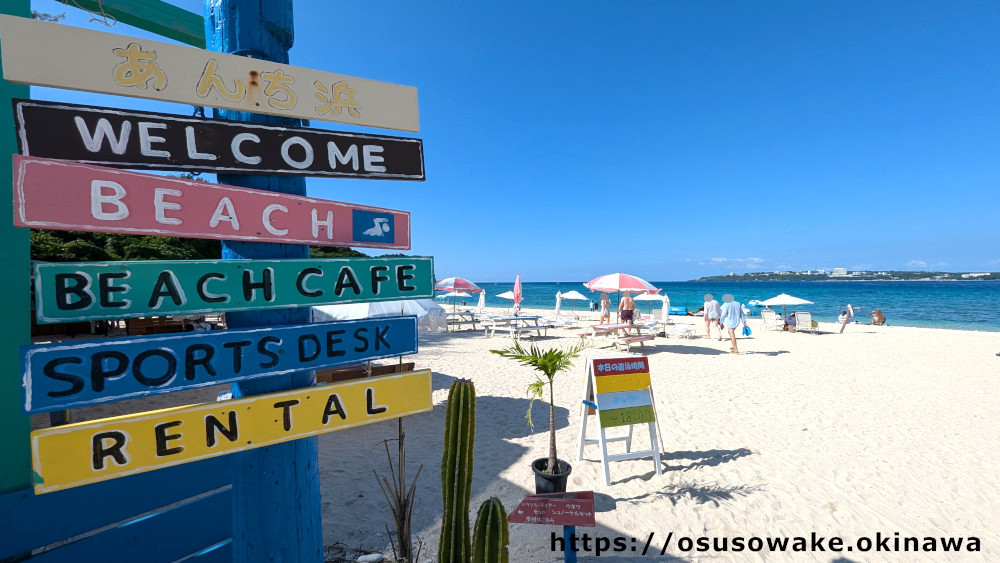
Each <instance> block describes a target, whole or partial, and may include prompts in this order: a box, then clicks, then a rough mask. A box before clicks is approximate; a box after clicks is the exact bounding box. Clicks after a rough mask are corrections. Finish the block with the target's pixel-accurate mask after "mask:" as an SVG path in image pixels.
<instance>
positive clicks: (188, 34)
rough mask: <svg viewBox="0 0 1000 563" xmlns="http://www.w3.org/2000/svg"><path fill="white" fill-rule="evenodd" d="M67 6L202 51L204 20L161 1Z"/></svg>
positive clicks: (79, 0)
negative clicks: (111, 18)
mask: <svg viewBox="0 0 1000 563" xmlns="http://www.w3.org/2000/svg"><path fill="white" fill-rule="evenodd" d="M66 5H67V6H76V7H78V8H81V9H83V10H87V11H88V12H92V13H94V14H95V16H99V15H100V14H101V13H102V12H103V13H105V14H107V15H109V16H111V17H113V18H114V19H115V20H117V21H119V22H121V23H124V24H128V25H131V26H132V27H137V28H139V29H145V30H146V31H148V32H150V33H155V34H157V35H162V36H163V37H169V38H170V39H174V40H176V41H180V42H181V43H185V44H187V45H191V46H192V47H198V48H199V49H204V48H205V18H203V17H202V16H201V15H200V14H195V13H193V12H189V11H187V10H185V9H183V8H178V7H177V6H174V5H173V4H169V3H167V2H163V1H162V0H100V1H97V0H73V2H72V3H66Z"/></svg>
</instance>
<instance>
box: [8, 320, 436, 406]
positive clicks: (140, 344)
mask: <svg viewBox="0 0 1000 563" xmlns="http://www.w3.org/2000/svg"><path fill="white" fill-rule="evenodd" d="M21 353H22V356H21V359H22V368H23V369H22V372H23V374H24V376H23V381H24V410H25V411H26V412H51V411H56V410H64V409H69V408H76V407H81V406H85V405H94V404H99V403H105V402H109V401H119V400H122V399H129V398H133V397H138V396H144V395H152V394H158V393H169V392H172V391H181V390H184V389H193V388H196V387H204V386H206V385H219V384H222V383H232V382H235V381H244V380H249V379H254V378H258V377H266V376H274V375H285V374H289V373H293V372H296V371H303V370H310V369H320V368H329V367H333V366H341V365H346V364H353V363H357V362H366V361H370V360H376V359H380V358H388V357H393V356H403V355H408V354H415V353H417V318H416V317H413V316H409V317H381V318H376V319H359V320H352V321H336V322H327V323H314V324H308V325H295V326H275V327H263V328H252V329H233V330H213V331H209V332H189V333H187V334H180V335H172V336H149V337H141V338H112V339H104V340H88V341H83V342H63V343H57V344H40V345H36V346H25V347H23V348H22V349H21Z"/></svg>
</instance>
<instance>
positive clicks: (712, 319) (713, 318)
mask: <svg viewBox="0 0 1000 563" xmlns="http://www.w3.org/2000/svg"><path fill="white" fill-rule="evenodd" d="M703 310H704V311H705V338H712V325H714V324H719V317H721V316H722V309H721V308H720V307H719V302H718V301H716V300H715V298H714V297H712V294H711V293H706V294H705V306H704V307H703ZM719 340H720V341H721V340H722V329H721V328H720V329H719Z"/></svg>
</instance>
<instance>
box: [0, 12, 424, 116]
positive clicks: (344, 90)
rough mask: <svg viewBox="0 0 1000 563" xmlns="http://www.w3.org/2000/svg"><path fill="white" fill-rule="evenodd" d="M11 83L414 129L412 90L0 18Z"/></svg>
mask: <svg viewBox="0 0 1000 563" xmlns="http://www.w3.org/2000/svg"><path fill="white" fill-rule="evenodd" d="M0 40H2V42H3V57H4V58H3V71H4V78H5V79H6V80H8V81H10V82H18V83H27V84H37V85H39V86H51V87H54V88H71V89H74V90H85V91H88V92H100V93H103V94H116V95H119V96H134V97H140V98H147V99H151V100H162V101H166V102H178V103H182V104H191V105H196V106H210V107H215V108H226V109H234V110H240V111H249V112H255V113H266V114H271V115H280V116H285V117H295V118H301V119H320V120H324V121H333V122H337V123H350V124H352V125H365V126H369V127H383V128H386V129H398V130H402V131H419V130H420V120H419V117H418V111H417V90H416V88H413V87H410V86H402V85H399V84H390V83H388V82H379V81H376V80H368V79H365V78H358V77H355V76H346V75H343V74H335V73H332V72H323V71H319V70H312V69H307V68H302V67H296V66H291V65H287V64H280V63H275V62H270V61H265V60H260V59H254V58H250V57H241V56H238V55H228V54H223V53H213V52H209V51H204V50H202V49H195V48H192V47H183V46H179V45H173V44H170V43H162V42H159V41H150V40H147V39H138V38H135V37H126V36H122V35H115V34H111V33H103V32H100V31H91V30H87V29H81V28H77V27H70V26H66V25H60V24H55V23H47V22H39V21H33V20H30V19H26V18H15V17H12V16H0Z"/></svg>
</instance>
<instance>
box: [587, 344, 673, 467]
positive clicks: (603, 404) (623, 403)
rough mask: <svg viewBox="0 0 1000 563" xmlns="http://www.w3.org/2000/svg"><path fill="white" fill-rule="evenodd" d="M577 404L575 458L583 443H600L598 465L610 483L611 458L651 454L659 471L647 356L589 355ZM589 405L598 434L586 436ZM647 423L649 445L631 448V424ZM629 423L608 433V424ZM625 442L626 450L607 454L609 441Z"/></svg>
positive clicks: (630, 457)
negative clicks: (614, 433)
mask: <svg viewBox="0 0 1000 563" xmlns="http://www.w3.org/2000/svg"><path fill="white" fill-rule="evenodd" d="M582 403H583V404H582V406H581V407H580V436H579V441H578V447H577V454H576V459H577V461H580V460H582V459H583V448H584V446H585V445H586V444H590V443H597V444H600V446H601V465H603V466H604V484H605V485H611V472H610V469H609V467H608V464H609V463H610V462H612V461H624V460H627V459H639V458H644V457H652V458H653V465H654V469H655V470H656V474H657V475H660V474H661V473H662V469H661V467H660V443H659V440H658V439H657V435H656V408H655V406H654V404H653V396H652V386H651V385H650V378H649V358H647V357H645V356H638V357H637V356H624V357H612V358H590V359H588V361H587V368H586V380H585V384H584V389H583V401H582ZM591 409H594V410H596V411H597V416H598V425H599V427H600V434H599V436H598V437H596V438H588V437H587V419H588V418H589V416H588V415H589V414H590V412H591ZM636 424H646V425H647V426H648V427H649V442H650V449H648V450H641V451H635V452H633V451H632V426H633V425H636ZM616 426H628V429H627V431H626V433H625V434H621V435H617V436H608V435H607V434H606V432H605V429H607V428H614V427H616ZM618 441H623V442H625V453H621V454H608V442H618Z"/></svg>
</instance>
